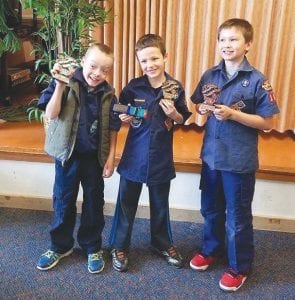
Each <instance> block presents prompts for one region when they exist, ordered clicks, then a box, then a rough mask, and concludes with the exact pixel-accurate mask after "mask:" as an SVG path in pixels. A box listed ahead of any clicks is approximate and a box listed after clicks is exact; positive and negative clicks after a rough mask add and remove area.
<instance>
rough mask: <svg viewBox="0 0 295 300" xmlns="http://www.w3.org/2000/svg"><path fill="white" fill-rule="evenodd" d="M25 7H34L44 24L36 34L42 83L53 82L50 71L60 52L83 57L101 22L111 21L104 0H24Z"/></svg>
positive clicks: (39, 74) (39, 73)
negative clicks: (95, 28) (93, 32)
mask: <svg viewBox="0 0 295 300" xmlns="http://www.w3.org/2000/svg"><path fill="white" fill-rule="evenodd" d="M21 2H22V5H23V7H24V8H31V9H33V10H34V13H35V14H36V16H37V17H39V19H41V20H42V25H41V27H40V28H39V29H38V31H37V32H35V33H34V36H35V37H36V43H35V44H34V52H35V55H36V57H37V60H36V64H35V69H36V71H37V73H38V76H37V78H36V81H37V82H38V83H44V82H45V83H48V82H49V81H50V78H51V77H50V70H51V69H52V67H53V64H54V63H55V61H56V59H57V58H58V56H59V54H62V53H66V54H67V55H69V56H71V57H73V58H76V59H79V58H80V57H81V56H82V55H83V54H84V51H85V49H86V48H87V47H88V45H89V43H91V42H92V38H91V32H92V31H93V29H94V27H95V26H97V25H103V24H104V23H107V22H109V21H110V20H111V17H110V10H107V9H105V8H104V7H103V2H104V1H102V0H90V1H89V0H21Z"/></svg>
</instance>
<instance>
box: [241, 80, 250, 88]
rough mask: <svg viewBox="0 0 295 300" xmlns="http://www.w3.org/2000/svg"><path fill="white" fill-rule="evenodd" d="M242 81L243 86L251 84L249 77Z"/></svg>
mask: <svg viewBox="0 0 295 300" xmlns="http://www.w3.org/2000/svg"><path fill="white" fill-rule="evenodd" d="M241 83H242V86H243V87H247V86H249V84H250V81H249V80H248V79H243V80H242V82H241Z"/></svg>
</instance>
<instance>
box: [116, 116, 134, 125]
mask: <svg viewBox="0 0 295 300" xmlns="http://www.w3.org/2000/svg"><path fill="white" fill-rule="evenodd" d="M119 118H120V120H121V121H122V122H124V123H128V124H129V123H130V122H131V121H132V119H133V116H130V115H127V114H119Z"/></svg>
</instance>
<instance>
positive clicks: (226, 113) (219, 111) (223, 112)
mask: <svg viewBox="0 0 295 300" xmlns="http://www.w3.org/2000/svg"><path fill="white" fill-rule="evenodd" d="M233 111H234V110H233V109H232V108H230V107H228V106H226V105H221V104H216V105H215V110H214V111H213V114H214V116H215V117H216V119H217V120H219V121H224V120H228V119H230V118H231V116H232V114H233Z"/></svg>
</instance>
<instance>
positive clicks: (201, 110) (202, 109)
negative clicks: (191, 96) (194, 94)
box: [196, 103, 210, 115]
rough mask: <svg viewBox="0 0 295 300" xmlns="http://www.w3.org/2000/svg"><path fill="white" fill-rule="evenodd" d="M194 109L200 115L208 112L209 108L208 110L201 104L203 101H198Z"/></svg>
mask: <svg viewBox="0 0 295 300" xmlns="http://www.w3.org/2000/svg"><path fill="white" fill-rule="evenodd" d="M196 111H197V112H198V113H199V114H200V115H206V114H207V113H209V112H210V110H208V109H207V107H206V105H203V103H199V104H197V105H196Z"/></svg>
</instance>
